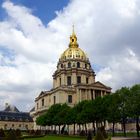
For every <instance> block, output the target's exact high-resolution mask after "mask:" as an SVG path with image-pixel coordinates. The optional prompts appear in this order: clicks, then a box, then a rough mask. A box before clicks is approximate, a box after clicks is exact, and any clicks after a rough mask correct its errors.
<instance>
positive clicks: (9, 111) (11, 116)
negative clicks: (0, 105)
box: [0, 105, 33, 122]
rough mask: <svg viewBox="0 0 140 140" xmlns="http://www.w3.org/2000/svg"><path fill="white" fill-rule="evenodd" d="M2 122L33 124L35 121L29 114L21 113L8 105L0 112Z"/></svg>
mask: <svg viewBox="0 0 140 140" xmlns="http://www.w3.org/2000/svg"><path fill="white" fill-rule="evenodd" d="M0 121H19V122H33V119H32V117H31V116H30V114H29V113H27V112H20V111H19V110H18V109H17V108H16V107H15V106H11V105H8V106H6V108H5V109H4V110H3V111H0Z"/></svg>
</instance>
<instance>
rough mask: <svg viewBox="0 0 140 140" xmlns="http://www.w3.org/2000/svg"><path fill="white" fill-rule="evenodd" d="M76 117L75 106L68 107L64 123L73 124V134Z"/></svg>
mask: <svg viewBox="0 0 140 140" xmlns="http://www.w3.org/2000/svg"><path fill="white" fill-rule="evenodd" d="M76 118H77V113H76V109H75V107H73V108H70V109H69V110H68V113H67V116H66V124H68V125H71V124H73V125H74V128H73V130H74V135H75V124H76Z"/></svg>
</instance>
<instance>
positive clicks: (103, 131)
mask: <svg viewBox="0 0 140 140" xmlns="http://www.w3.org/2000/svg"><path fill="white" fill-rule="evenodd" d="M100 130H101V133H102V134H103V136H104V138H105V139H107V138H108V134H107V133H106V131H105V127H104V126H102V127H101V128H100Z"/></svg>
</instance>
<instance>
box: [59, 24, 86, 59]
mask: <svg viewBox="0 0 140 140" xmlns="http://www.w3.org/2000/svg"><path fill="white" fill-rule="evenodd" d="M66 59H68V60H69V59H78V60H79V59H82V60H87V59H88V58H87V56H86V54H85V53H84V51H83V50H81V49H80V48H79V45H78V43H77V36H76V34H75V32H74V25H73V31H72V35H71V36H70V43H69V48H67V49H66V50H65V51H64V52H63V54H62V55H61V57H60V60H66Z"/></svg>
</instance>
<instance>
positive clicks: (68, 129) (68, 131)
mask: <svg viewBox="0 0 140 140" xmlns="http://www.w3.org/2000/svg"><path fill="white" fill-rule="evenodd" d="M67 130H68V135H69V125H67Z"/></svg>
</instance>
